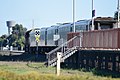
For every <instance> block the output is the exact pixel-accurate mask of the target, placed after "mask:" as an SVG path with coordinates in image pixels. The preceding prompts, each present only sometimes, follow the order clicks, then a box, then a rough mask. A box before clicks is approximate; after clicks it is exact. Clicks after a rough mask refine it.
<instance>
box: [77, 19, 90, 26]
mask: <svg viewBox="0 0 120 80" xmlns="http://www.w3.org/2000/svg"><path fill="white" fill-rule="evenodd" d="M90 21H91V20H78V21H77V22H75V25H88V24H90Z"/></svg>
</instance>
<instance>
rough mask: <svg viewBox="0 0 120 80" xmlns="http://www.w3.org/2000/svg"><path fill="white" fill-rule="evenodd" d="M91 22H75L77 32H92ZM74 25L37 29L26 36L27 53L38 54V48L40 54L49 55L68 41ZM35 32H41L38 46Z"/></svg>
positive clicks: (63, 24)
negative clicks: (48, 53) (68, 35)
mask: <svg viewBox="0 0 120 80" xmlns="http://www.w3.org/2000/svg"><path fill="white" fill-rule="evenodd" d="M90 22H91V20H79V21H77V22H75V30H76V31H75V32H84V31H88V30H90ZM73 25H74V24H73V23H62V24H57V25H53V26H51V27H44V28H35V29H32V30H29V31H27V32H26V34H25V52H28V53H36V47H37V46H38V52H39V53H47V52H49V51H51V50H52V49H55V48H56V47H58V46H59V45H61V44H62V43H64V42H66V41H67V34H68V33H70V32H73V29H74V26H73ZM35 31H39V32H40V38H39V40H40V41H39V42H38V45H36V37H35V34H36V32H35Z"/></svg>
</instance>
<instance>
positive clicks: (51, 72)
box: [0, 62, 120, 80]
mask: <svg viewBox="0 0 120 80" xmlns="http://www.w3.org/2000/svg"><path fill="white" fill-rule="evenodd" d="M55 72H56V68H54V67H46V66H44V63H34V62H0V80H120V78H111V77H101V76H95V75H93V74H92V72H82V71H79V70H70V69H69V70H68V69H67V70H65V69H61V75H60V76H59V77H58V76H56V74H55Z"/></svg>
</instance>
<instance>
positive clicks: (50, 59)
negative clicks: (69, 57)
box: [46, 35, 82, 66]
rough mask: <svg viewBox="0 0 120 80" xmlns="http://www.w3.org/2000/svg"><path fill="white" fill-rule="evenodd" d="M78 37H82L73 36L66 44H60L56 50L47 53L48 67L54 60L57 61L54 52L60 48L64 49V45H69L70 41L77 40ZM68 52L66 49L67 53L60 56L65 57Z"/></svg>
mask: <svg viewBox="0 0 120 80" xmlns="http://www.w3.org/2000/svg"><path fill="white" fill-rule="evenodd" d="M79 37H82V36H80V35H78V36H74V37H73V38H71V39H70V40H68V41H67V42H65V43H63V44H61V45H60V46H58V47H57V48H55V49H54V50H52V51H50V52H49V53H46V54H47V56H48V66H49V65H50V64H51V63H54V62H55V60H56V59H57V56H56V52H57V51H58V50H60V49H61V48H62V47H64V46H65V45H66V44H68V43H70V42H71V41H73V40H74V39H76V38H79ZM72 48H75V46H74V47H72ZM68 51H69V49H67V53H66V51H65V52H63V54H62V56H65V55H66V54H68ZM70 52H71V51H70ZM51 54H52V55H51Z"/></svg>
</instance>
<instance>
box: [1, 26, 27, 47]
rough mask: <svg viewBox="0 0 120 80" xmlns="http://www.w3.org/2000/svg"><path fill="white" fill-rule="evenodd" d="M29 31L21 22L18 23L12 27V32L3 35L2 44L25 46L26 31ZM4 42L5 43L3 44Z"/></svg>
mask: <svg viewBox="0 0 120 80" xmlns="http://www.w3.org/2000/svg"><path fill="white" fill-rule="evenodd" d="M26 31H27V29H26V28H24V27H23V26H22V25H21V24H20V25H19V24H16V25H15V26H14V27H12V34H11V35H9V36H7V35H2V36H1V37H0V45H1V46H6V45H9V46H13V47H19V48H21V47H24V41H25V37H24V35H25V32H26ZM3 44H4V45H3Z"/></svg>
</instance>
